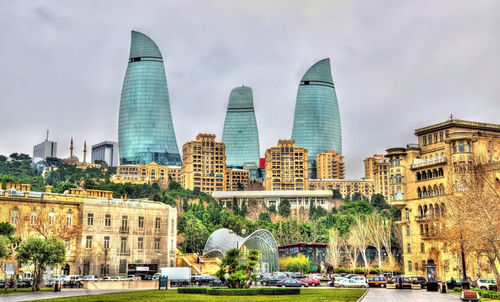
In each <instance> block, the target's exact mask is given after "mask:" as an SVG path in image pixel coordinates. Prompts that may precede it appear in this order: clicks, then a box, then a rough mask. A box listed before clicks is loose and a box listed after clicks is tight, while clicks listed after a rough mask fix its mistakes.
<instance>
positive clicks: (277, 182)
mask: <svg viewBox="0 0 500 302" xmlns="http://www.w3.org/2000/svg"><path fill="white" fill-rule="evenodd" d="M265 160H266V177H265V181H264V187H265V188H266V190H272V191H278V190H298V191H300V190H307V188H308V179H309V175H308V162H309V161H308V151H307V149H306V148H304V147H298V146H296V145H295V141H294V140H293V139H292V140H281V139H280V140H279V141H278V145H277V146H274V147H271V148H269V149H267V150H266V155H265Z"/></svg>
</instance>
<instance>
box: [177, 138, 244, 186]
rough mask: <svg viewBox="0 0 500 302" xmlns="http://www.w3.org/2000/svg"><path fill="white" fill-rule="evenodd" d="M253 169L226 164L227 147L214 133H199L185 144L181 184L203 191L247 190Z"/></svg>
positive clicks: (183, 147)
mask: <svg viewBox="0 0 500 302" xmlns="http://www.w3.org/2000/svg"><path fill="white" fill-rule="evenodd" d="M249 182H250V172H249V171H246V170H234V171H232V170H231V169H228V168H227V167H226V146H225V145H224V143H222V142H216V141H215V134H202V133H200V134H198V135H197V136H196V140H194V141H190V142H187V143H185V144H184V146H182V167H181V185H182V186H183V187H184V188H185V189H189V190H194V188H195V187H198V188H200V190H201V191H202V192H207V193H211V192H215V191H226V190H230V189H233V188H236V189H245V188H247V187H248V184H249Z"/></svg>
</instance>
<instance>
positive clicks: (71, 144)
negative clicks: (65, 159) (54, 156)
mask: <svg viewBox="0 0 500 302" xmlns="http://www.w3.org/2000/svg"><path fill="white" fill-rule="evenodd" d="M69 158H70V159H72V158H73V137H71V142H70V143H69Z"/></svg>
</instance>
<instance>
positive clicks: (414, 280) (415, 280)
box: [411, 279, 420, 284]
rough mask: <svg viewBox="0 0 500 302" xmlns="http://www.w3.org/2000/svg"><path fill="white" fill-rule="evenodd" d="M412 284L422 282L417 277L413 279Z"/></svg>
mask: <svg viewBox="0 0 500 302" xmlns="http://www.w3.org/2000/svg"><path fill="white" fill-rule="evenodd" d="M411 284H420V283H418V280H417V279H413V281H411Z"/></svg>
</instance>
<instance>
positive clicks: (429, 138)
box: [427, 134, 432, 145]
mask: <svg viewBox="0 0 500 302" xmlns="http://www.w3.org/2000/svg"><path fill="white" fill-rule="evenodd" d="M427 140H428V141H429V145H430V144H432V134H429V136H427Z"/></svg>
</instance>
